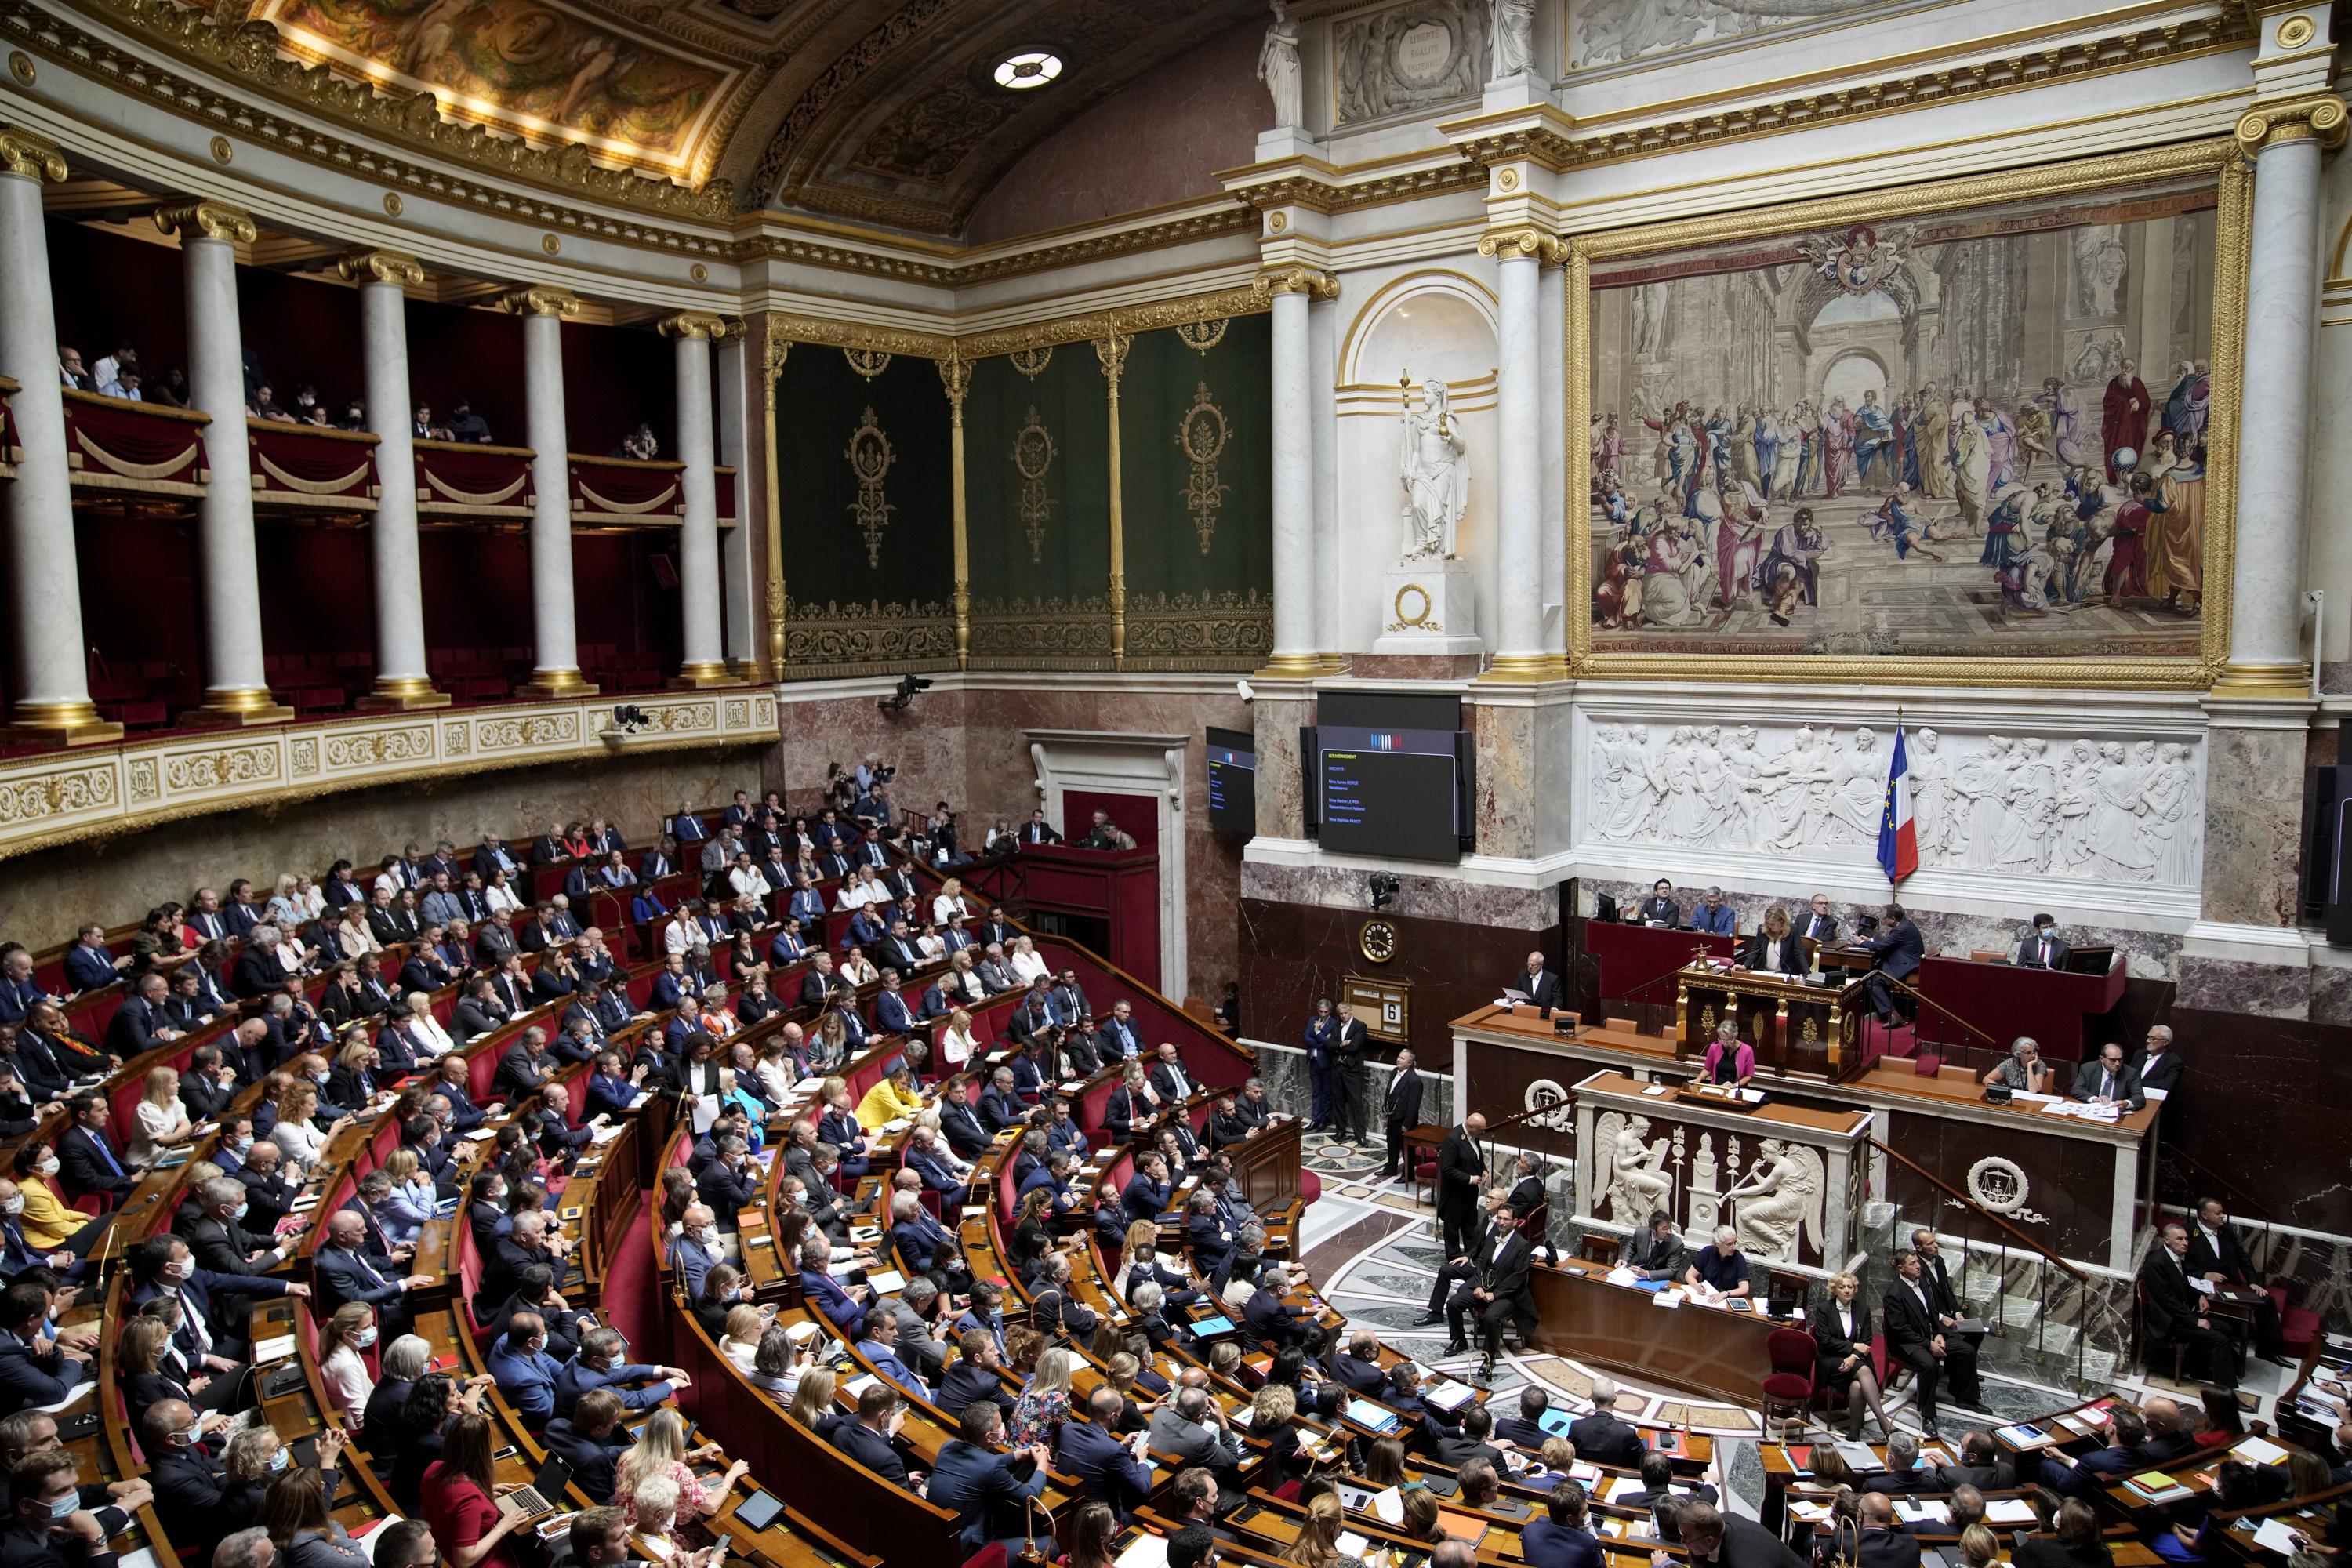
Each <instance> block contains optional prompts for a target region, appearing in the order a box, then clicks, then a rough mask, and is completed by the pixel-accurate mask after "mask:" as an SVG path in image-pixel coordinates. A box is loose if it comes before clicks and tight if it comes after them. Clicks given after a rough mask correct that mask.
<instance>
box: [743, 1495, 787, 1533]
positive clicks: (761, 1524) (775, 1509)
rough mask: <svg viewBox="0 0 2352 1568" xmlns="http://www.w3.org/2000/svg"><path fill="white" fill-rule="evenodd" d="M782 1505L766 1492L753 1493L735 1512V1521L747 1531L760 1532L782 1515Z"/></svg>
mask: <svg viewBox="0 0 2352 1568" xmlns="http://www.w3.org/2000/svg"><path fill="white" fill-rule="evenodd" d="M783 1511H784V1505H783V1504H782V1503H781V1502H779V1501H778V1500H775V1499H774V1498H772V1497H770V1496H769V1495H768V1494H767V1493H766V1492H763V1491H757V1492H753V1493H752V1494H751V1496H750V1497H748V1498H745V1499H744V1500H743V1502H742V1505H741V1506H740V1507H739V1508H738V1509H736V1510H735V1521H736V1522H737V1523H738V1524H740V1525H741V1526H742V1527H743V1528H744V1529H746V1530H749V1531H762V1530H765V1529H767V1528H768V1526H770V1525H772V1524H773V1523H775V1522H776V1521H777V1519H778V1518H779V1517H781V1516H782V1513H783Z"/></svg>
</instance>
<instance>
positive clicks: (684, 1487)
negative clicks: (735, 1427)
mask: <svg viewBox="0 0 2352 1568" xmlns="http://www.w3.org/2000/svg"><path fill="white" fill-rule="evenodd" d="M724 1457H725V1455H724V1453H723V1452H722V1451H721V1450H720V1448H719V1445H718V1444H716V1443H705V1444H704V1445H703V1446H702V1447H699V1448H695V1449H692V1450H689V1449H688V1447H687V1446H686V1418H685V1417H684V1416H682V1415H679V1414H678V1413H677V1411H675V1410H673V1409H669V1408H667V1406H665V1407H663V1408H661V1409H658V1410H656V1411H655V1412H654V1413H653V1415H651V1416H650V1417H649V1418H648V1419H647V1420H646V1424H645V1426H643V1427H642V1428H641V1429H639V1431H638V1433H637V1442H636V1447H633V1448H631V1449H630V1450H629V1451H628V1452H627V1453H625V1454H624V1455H622V1456H621V1465H620V1468H619V1469H618V1470H617V1471H616V1472H615V1473H614V1480H613V1500H614V1502H615V1503H619V1502H621V1501H623V1500H625V1499H627V1498H632V1497H634V1496H635V1495H636V1492H637V1489H638V1488H639V1487H640V1486H642V1485H643V1484H644V1483H645V1482H646V1481H648V1480H651V1479H655V1478H656V1477H667V1479H669V1480H670V1481H671V1482H673V1483H674V1484H675V1485H676V1486H677V1509H678V1511H679V1512H681V1513H685V1514H689V1515H697V1516H698V1515H701V1514H706V1513H709V1512H710V1511H711V1510H714V1509H715V1508H717V1507H718V1505H719V1503H721V1502H723V1501H725V1500H726V1498H727V1494H728V1492H729V1491H730V1489H732V1488H733V1487H734V1485H735V1483H736V1482H737V1481H739V1480H740V1479H743V1477H744V1476H745V1475H747V1474H749V1473H750V1471H751V1466H750V1465H748V1464H746V1463H744V1462H743V1461H742V1460H740V1459H738V1460H736V1461H735V1462H734V1464H732V1465H731V1466H730V1467H729V1468H728V1470H727V1474H726V1477H725V1478H724V1479H721V1480H720V1481H719V1482H718V1483H717V1484H716V1485H715V1486H711V1487H708V1488H706V1487H705V1486H704V1485H703V1484H702V1483H701V1482H700V1481H699V1480H698V1479H695V1474H694V1470H693V1468H692V1462H693V1461H695V1460H698V1459H699V1460H702V1461H704V1462H705V1463H708V1462H709V1461H710V1460H712V1459H717V1458H724Z"/></svg>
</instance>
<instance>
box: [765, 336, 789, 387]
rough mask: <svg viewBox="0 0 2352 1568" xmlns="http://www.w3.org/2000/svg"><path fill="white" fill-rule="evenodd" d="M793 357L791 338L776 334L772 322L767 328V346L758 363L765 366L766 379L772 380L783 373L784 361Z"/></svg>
mask: <svg viewBox="0 0 2352 1568" xmlns="http://www.w3.org/2000/svg"><path fill="white" fill-rule="evenodd" d="M792 357H793V340H792V339H790V338H787V337H783V336H781V335H779V334H778V332H777V331H776V330H775V327H774V324H773V323H771V324H770V325H769V328H768V346H767V350H766V352H765V353H762V354H761V360H760V363H761V364H762V365H763V366H765V367H766V369H767V373H768V379H769V380H770V381H773V380H775V379H776V377H778V376H780V375H782V374H784V362H785V361H786V360H788V359H790V358H792Z"/></svg>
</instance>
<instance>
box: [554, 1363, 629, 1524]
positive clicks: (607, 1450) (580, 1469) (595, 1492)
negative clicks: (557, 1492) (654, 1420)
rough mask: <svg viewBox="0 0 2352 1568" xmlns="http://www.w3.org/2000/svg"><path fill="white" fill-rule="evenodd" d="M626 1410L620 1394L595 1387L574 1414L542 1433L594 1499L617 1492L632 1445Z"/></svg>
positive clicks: (580, 1402)
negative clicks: (623, 1423) (624, 1418)
mask: <svg viewBox="0 0 2352 1568" xmlns="http://www.w3.org/2000/svg"><path fill="white" fill-rule="evenodd" d="M626 1413H627V1412H626V1407H625V1406H624V1405H622V1403H621V1396H620V1395H619V1394H615V1393H614V1392H613V1391H612V1390H611V1389H609V1388H599V1389H595V1390H593V1391H592V1392H590V1393H587V1394H582V1395H581V1396H580V1401H579V1403H578V1404H576V1405H573V1406H572V1414H571V1415H559V1416H557V1417H556V1418H555V1419H554V1420H552V1421H550V1422H549V1423H548V1424H547V1426H546V1429H545V1430H544V1431H543V1432H541V1435H540V1440H541V1442H543V1443H544V1444H546V1445H547V1451H548V1452H549V1453H551V1454H552V1455H554V1456H556V1457H557V1458H560V1459H562V1461H563V1462H564V1463H565V1464H567V1465H569V1466H571V1467H572V1479H573V1480H574V1481H576V1482H577V1483H579V1486H580V1488H581V1489H582V1490H583V1491H585V1492H586V1493H587V1494H588V1495H589V1496H590V1497H592V1498H605V1497H611V1496H612V1495H613V1486H614V1480H615V1479H616V1478H617V1477H618V1474H619V1472H620V1468H621V1456H622V1455H624V1454H625V1453H627V1452H628V1451H629V1448H630V1447H631V1441H630V1437H629V1434H628V1432H627V1431H626V1430H625V1428H623V1427H622V1426H621V1417H622V1416H623V1415H625V1414H626Z"/></svg>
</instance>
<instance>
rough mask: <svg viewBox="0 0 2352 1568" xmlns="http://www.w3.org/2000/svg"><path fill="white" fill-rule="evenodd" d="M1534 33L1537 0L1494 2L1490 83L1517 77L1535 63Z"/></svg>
mask: <svg viewBox="0 0 2352 1568" xmlns="http://www.w3.org/2000/svg"><path fill="white" fill-rule="evenodd" d="M1535 31H1536V0H1495V15H1494V64H1493V66H1492V67H1491V68H1489V70H1488V73H1487V74H1488V79H1489V80H1493V81H1500V80H1502V79H1504V78H1506V77H1514V76H1517V75H1518V74H1519V73H1520V72H1521V71H1523V70H1527V69H1528V68H1530V67H1532V66H1533V65H1534V64H1535Z"/></svg>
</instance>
